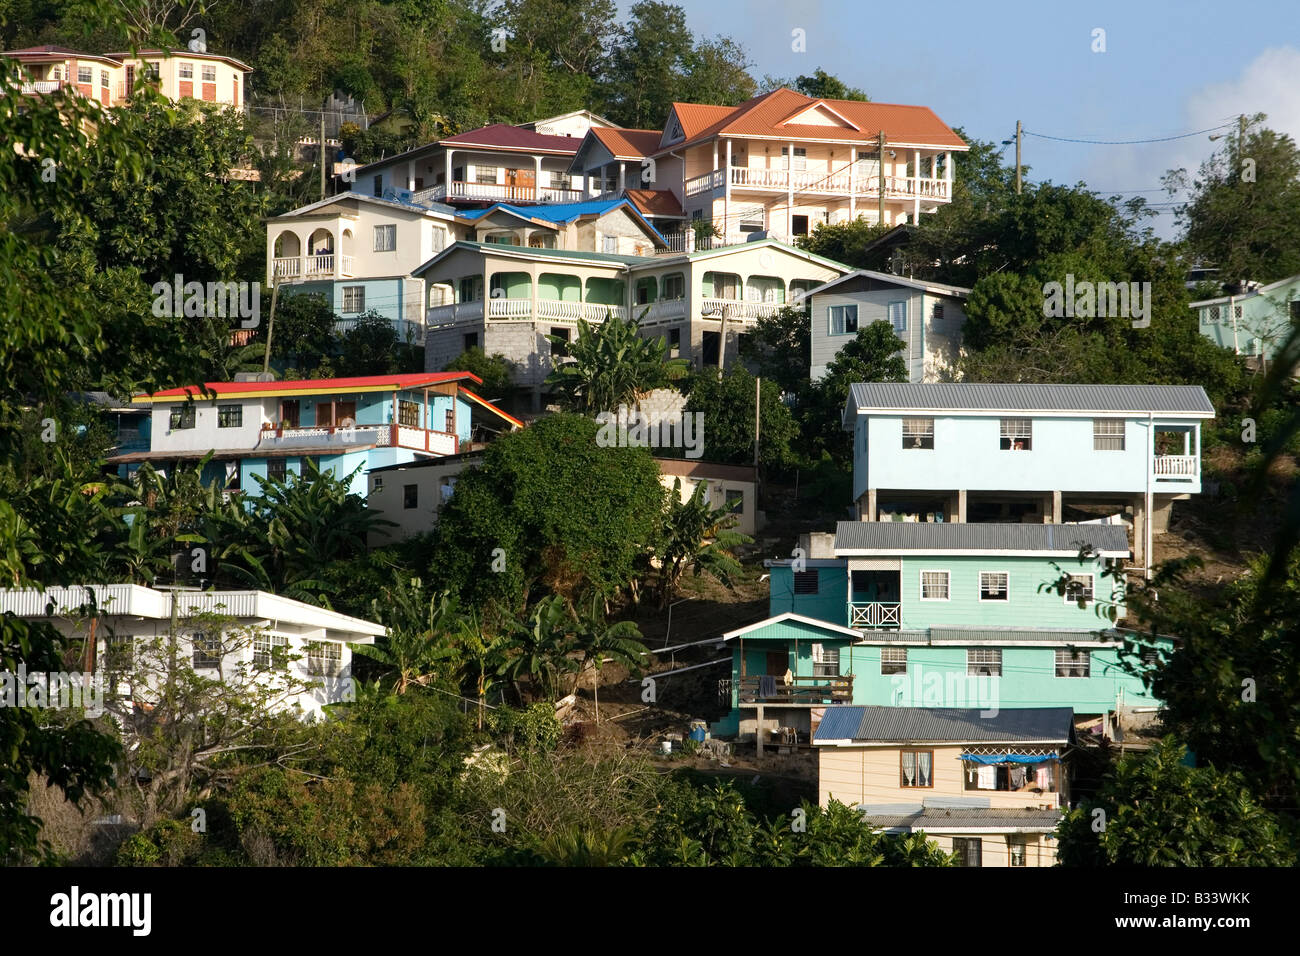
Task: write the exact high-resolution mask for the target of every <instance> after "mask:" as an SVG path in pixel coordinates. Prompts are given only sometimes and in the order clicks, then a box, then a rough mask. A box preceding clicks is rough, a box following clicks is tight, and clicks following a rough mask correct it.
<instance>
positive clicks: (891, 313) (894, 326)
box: [885, 299, 907, 337]
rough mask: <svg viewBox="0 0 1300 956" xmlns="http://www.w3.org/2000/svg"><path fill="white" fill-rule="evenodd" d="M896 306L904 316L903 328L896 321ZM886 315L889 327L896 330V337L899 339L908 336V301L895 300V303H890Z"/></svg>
mask: <svg viewBox="0 0 1300 956" xmlns="http://www.w3.org/2000/svg"><path fill="white" fill-rule="evenodd" d="M895 306H898V307H899V309H900V310H901V312H902V314H903V322H902V325H901V326H900V325H899V323H897V322H895V321H894V307H895ZM885 315H886V316H888V317H889V325H890V327H891V328H892V329H893V330H894V334H895V335H897V336H899V337H902V336H904V335H906V333H907V300H906V299H895V300H894V301H893V302H890V303H889V304H888V305H887V306H886V307H885Z"/></svg>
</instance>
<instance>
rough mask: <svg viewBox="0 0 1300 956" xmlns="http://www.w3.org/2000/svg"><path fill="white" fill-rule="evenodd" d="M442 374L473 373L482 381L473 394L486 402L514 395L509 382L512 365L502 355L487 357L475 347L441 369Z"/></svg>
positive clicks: (512, 386) (506, 398) (512, 387)
mask: <svg viewBox="0 0 1300 956" xmlns="http://www.w3.org/2000/svg"><path fill="white" fill-rule="evenodd" d="M443 371H444V372H473V373H474V374H475V375H477V376H478V377H479V378H481V379H482V380H483V384H482V385H477V386H475V387H474V389H473V391H474V393H475V394H477V395H479V396H480V397H482V398H486V399H487V400H488V401H494V400H498V401H500V400H508V399H509V398H510V397H511V396H512V395H513V394H514V391H515V389H514V385H513V384H512V382H511V378H512V375H511V373H512V371H513V365H512V364H511V362H510V360H509V359H507V358H506V357H505V356H504V355H501V354H500V353H497V354H495V355H492V356H488V355H487V354H486V353H485V352H484V351H483V350H482V349H481V348H479V347H478V346H477V345H475V346H473V347H472V348H468V349H466V350H465V351H464V352H462V353H461V354H460V355H458V356H457V357H456V358H454V359H452V360H451V361H450V362H448V363H447V365H446V366H445V367H444V368H443Z"/></svg>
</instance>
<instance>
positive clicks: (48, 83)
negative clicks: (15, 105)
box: [23, 80, 72, 93]
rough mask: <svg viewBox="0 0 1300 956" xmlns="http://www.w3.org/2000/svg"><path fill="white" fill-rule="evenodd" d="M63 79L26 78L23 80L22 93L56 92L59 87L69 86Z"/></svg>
mask: <svg viewBox="0 0 1300 956" xmlns="http://www.w3.org/2000/svg"><path fill="white" fill-rule="evenodd" d="M71 85H72V84H71V83H68V82H66V81H64V80H27V81H24V82H23V92H24V93H56V92H58V90H59V88H60V87H63V86H71Z"/></svg>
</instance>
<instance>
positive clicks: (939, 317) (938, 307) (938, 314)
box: [930, 302, 943, 322]
mask: <svg viewBox="0 0 1300 956" xmlns="http://www.w3.org/2000/svg"><path fill="white" fill-rule="evenodd" d="M930 317H931V318H933V319H934V321H936V322H942V321H943V303H942V302H936V303H935V304H934V310H933V311H932V312H931V313H930Z"/></svg>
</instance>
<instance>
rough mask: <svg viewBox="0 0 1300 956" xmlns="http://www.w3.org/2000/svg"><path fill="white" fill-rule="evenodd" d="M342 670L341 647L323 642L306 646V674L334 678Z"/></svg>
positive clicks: (312, 642) (311, 642) (314, 642)
mask: <svg viewBox="0 0 1300 956" xmlns="http://www.w3.org/2000/svg"><path fill="white" fill-rule="evenodd" d="M342 669H343V646H342V645H341V644H331V643H327V642H325V641H310V642H308V644H307V673H308V674H311V675H313V676H315V677H335V676H337V675H338V673H339V671H341V670H342Z"/></svg>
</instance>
